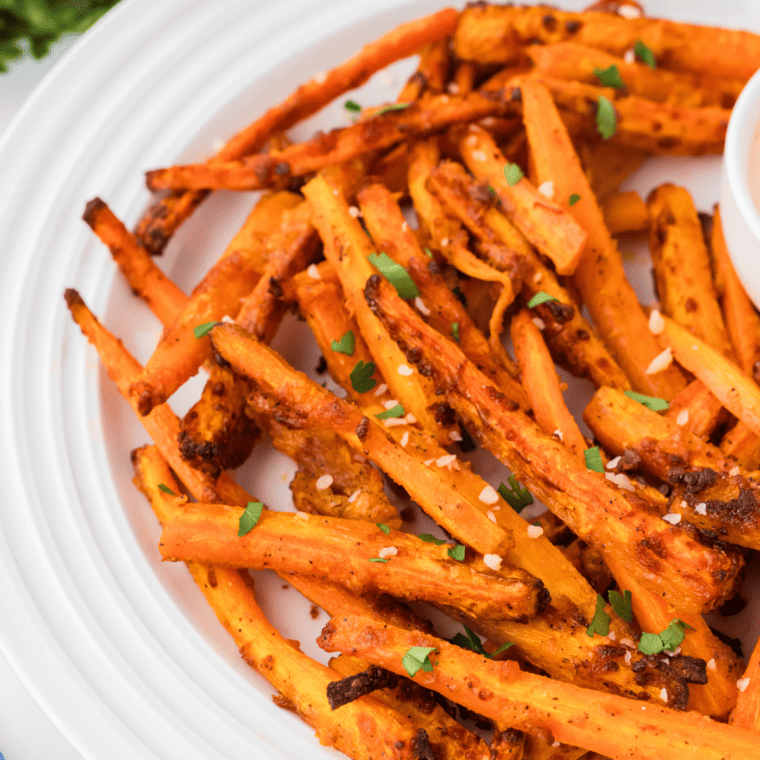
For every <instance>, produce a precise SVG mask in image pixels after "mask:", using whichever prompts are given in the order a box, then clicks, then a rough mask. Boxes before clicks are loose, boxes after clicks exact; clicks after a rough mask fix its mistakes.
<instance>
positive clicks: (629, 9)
mask: <svg viewBox="0 0 760 760" xmlns="http://www.w3.org/2000/svg"><path fill="white" fill-rule="evenodd" d="M617 12H618V16H622V17H623V18H629V19H630V18H639V17H640V16H641V11H640V10H639V9H638V8H637V7H636V6H635V5H620V6H618V9H617Z"/></svg>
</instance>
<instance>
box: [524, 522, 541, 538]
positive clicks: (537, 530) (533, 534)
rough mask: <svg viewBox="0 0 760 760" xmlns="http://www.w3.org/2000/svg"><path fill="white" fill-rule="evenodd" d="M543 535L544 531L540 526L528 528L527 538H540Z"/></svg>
mask: <svg viewBox="0 0 760 760" xmlns="http://www.w3.org/2000/svg"><path fill="white" fill-rule="evenodd" d="M543 533H544V529H543V528H542V527H541V526H540V525H529V526H528V538H538V537H539V536H542V535H543Z"/></svg>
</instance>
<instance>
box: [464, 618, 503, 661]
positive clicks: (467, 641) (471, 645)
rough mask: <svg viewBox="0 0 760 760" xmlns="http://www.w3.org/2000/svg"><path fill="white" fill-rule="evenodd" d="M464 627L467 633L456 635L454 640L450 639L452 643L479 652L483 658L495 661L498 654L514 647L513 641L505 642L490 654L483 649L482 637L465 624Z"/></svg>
mask: <svg viewBox="0 0 760 760" xmlns="http://www.w3.org/2000/svg"><path fill="white" fill-rule="evenodd" d="M462 627H463V628H464V630H465V633H455V634H454V636H453V638H451V639H450V643H451V644H454V645H455V646H458V647H461V648H462V649H469V650H471V651H472V652H477V653H478V654H480V655H483V657H487V658H488V659H489V660H491V659H493V658H494V657H495V656H496V655H497V654H501V653H502V652H503V651H505V650H506V649H509V647H511V646H514V643H513V642H512V641H505V642H504V643H503V644H502V645H501V646H500V647H499V648H498V649H497V650H496V651H495V652H491V654H488V652H486V650H485V649H483V642H482V641H481V640H480V637H479V636H478V635H477V634H476V633H475V632H474V631H471V630H470V629H469V628H468V627H467V626H466V625H464V623H463V624H462Z"/></svg>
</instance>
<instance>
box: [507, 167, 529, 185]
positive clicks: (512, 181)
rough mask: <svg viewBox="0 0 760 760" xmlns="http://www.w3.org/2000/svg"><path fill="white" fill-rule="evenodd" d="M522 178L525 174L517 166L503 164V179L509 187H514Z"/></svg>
mask: <svg viewBox="0 0 760 760" xmlns="http://www.w3.org/2000/svg"><path fill="white" fill-rule="evenodd" d="M524 176H525V173H524V172H523V170H522V169H521V168H520V167H519V166H518V165H517V164H512V163H506V164H504V177H505V178H506V180H507V184H508V185H509V186H510V187H514V186H515V185H516V184H517V183H518V182H519V181H520V180H521V179H522V178H523V177H524Z"/></svg>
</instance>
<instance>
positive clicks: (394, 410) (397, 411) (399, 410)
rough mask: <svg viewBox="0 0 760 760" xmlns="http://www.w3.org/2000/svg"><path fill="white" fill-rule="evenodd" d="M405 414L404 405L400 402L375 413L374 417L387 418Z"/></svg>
mask: <svg viewBox="0 0 760 760" xmlns="http://www.w3.org/2000/svg"><path fill="white" fill-rule="evenodd" d="M405 414H406V412H405V411H404V407H403V406H401V404H396V406H392V407H391V408H390V409H386V410H385V411H384V412H380V414H376V415H375V417H377V419H379V420H389V419H390V418H391V417H403V416H404V415H405Z"/></svg>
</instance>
